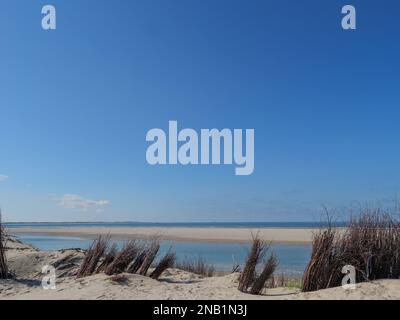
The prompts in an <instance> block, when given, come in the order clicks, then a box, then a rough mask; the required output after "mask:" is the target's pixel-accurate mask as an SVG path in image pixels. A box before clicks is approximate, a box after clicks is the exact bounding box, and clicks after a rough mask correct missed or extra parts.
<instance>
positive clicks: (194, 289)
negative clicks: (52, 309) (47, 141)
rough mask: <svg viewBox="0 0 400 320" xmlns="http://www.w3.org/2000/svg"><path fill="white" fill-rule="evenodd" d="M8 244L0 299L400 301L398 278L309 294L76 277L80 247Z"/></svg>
mask: <svg viewBox="0 0 400 320" xmlns="http://www.w3.org/2000/svg"><path fill="white" fill-rule="evenodd" d="M8 246H9V250H8V251H7V257H8V260H9V263H10V267H11V269H12V270H13V271H14V272H15V274H16V278H15V279H12V280H0V299H46V300H49V299H50V300H51V299H87V300H94V299H124V300H127V299H139V300H143V299H156V300H166V299H193V300H197V299H206V300H208V299H210V300H214V299H233V300H235V299H244V300H246V299H260V300H273V299H357V300H358V299H400V280H380V281H374V282H370V283H362V284H359V285H357V288H356V289H355V290H345V289H343V288H333V289H326V290H321V291H318V292H312V293H300V292H299V290H298V289H293V288H276V289H267V290H266V291H265V293H264V295H262V296H253V295H249V294H244V293H241V292H239V291H238V290H237V278H238V274H237V273H235V274H229V275H225V276H218V277H211V278H203V277H201V276H198V275H195V274H192V273H189V272H185V271H182V270H178V269H168V270H166V271H165V272H164V274H163V275H162V277H161V279H160V281H157V280H153V279H150V278H149V277H144V276H140V275H136V274H125V276H126V281H125V282H124V283H117V282H114V281H112V279H111V277H110V276H106V275H105V274H96V275H93V276H90V277H86V278H81V279H76V277H75V276H74V273H75V272H76V270H77V268H78V266H79V264H80V263H81V261H82V257H83V252H82V251H81V250H77V249H70V250H62V251H53V252H41V251H39V250H36V249H35V248H33V247H31V246H28V245H24V244H21V243H17V242H9V243H8ZM46 264H53V265H54V266H56V269H57V271H56V274H57V283H56V289H55V290H51V289H48V290H44V289H43V288H42V287H41V277H42V275H41V273H40V272H41V269H42V267H43V266H44V265H46Z"/></svg>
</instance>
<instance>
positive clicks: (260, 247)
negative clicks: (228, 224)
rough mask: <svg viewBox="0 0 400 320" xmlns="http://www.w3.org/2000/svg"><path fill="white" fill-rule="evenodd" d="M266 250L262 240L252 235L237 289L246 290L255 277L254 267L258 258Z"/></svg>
mask: <svg viewBox="0 0 400 320" xmlns="http://www.w3.org/2000/svg"><path fill="white" fill-rule="evenodd" d="M265 250H266V244H265V242H264V241H262V240H261V239H259V238H258V236H255V237H253V244H252V246H251V249H250V252H249V254H248V256H247V259H246V264H245V266H244V269H243V271H242V273H241V274H240V277H239V286H238V289H239V291H241V292H247V291H248V289H249V287H250V286H251V285H252V283H253V281H254V279H255V277H256V267H257V264H258V263H259V262H260V260H261V259H262V258H263V256H264V254H265Z"/></svg>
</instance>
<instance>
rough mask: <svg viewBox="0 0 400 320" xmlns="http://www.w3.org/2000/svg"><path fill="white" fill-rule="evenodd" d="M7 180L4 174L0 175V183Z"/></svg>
mask: <svg viewBox="0 0 400 320" xmlns="http://www.w3.org/2000/svg"><path fill="white" fill-rule="evenodd" d="M7 179H8V176H5V175H4V174H0V182H3V181H6V180H7Z"/></svg>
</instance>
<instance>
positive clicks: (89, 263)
mask: <svg viewBox="0 0 400 320" xmlns="http://www.w3.org/2000/svg"><path fill="white" fill-rule="evenodd" d="M109 241H110V237H109V236H101V235H100V236H98V237H97V239H95V240H94V241H93V242H92V244H91V245H90V247H89V249H88V250H87V251H86V254H85V258H84V259H83V262H82V264H81V267H80V269H79V270H78V273H77V277H78V278H80V277H86V276H89V275H91V274H93V273H94V272H95V270H96V267H97V264H98V262H99V261H100V258H101V257H102V256H103V255H104V253H105V252H106V250H107V248H108V245H109Z"/></svg>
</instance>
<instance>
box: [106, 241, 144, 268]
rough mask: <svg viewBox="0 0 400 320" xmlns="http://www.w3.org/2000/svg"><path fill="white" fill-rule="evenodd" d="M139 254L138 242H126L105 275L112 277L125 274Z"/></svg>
mask: <svg viewBox="0 0 400 320" xmlns="http://www.w3.org/2000/svg"><path fill="white" fill-rule="evenodd" d="M139 252H140V245H139V244H138V242H137V241H135V240H131V241H128V242H126V243H125V244H124V246H123V248H122V250H121V251H120V252H119V253H118V254H117V255H116V256H115V258H114V260H113V261H112V262H111V263H110V264H109V265H108V266H107V267H106V268H105V274H107V275H112V274H118V273H122V272H124V271H125V269H127V267H128V266H129V264H130V263H131V262H132V261H133V260H134V259H135V258H136V256H137V255H138V253H139Z"/></svg>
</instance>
